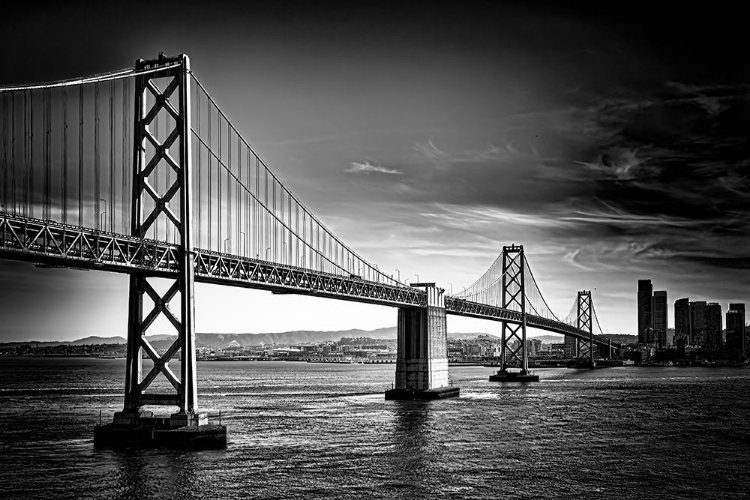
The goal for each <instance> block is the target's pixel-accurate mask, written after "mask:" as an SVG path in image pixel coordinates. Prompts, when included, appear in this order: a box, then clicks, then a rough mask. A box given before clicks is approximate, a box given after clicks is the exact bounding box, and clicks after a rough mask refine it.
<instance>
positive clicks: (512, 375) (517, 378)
mask: <svg viewBox="0 0 750 500" xmlns="http://www.w3.org/2000/svg"><path fill="white" fill-rule="evenodd" d="M490 382H539V375H534V374H533V373H532V372H527V373H522V372H509V371H502V370H500V371H499V372H497V373H496V374H495V375H490Z"/></svg>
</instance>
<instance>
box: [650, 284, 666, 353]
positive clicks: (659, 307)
mask: <svg viewBox="0 0 750 500" xmlns="http://www.w3.org/2000/svg"><path fill="white" fill-rule="evenodd" d="M651 304H652V306H651V317H652V319H653V338H651V339H650V340H649V341H648V342H649V343H656V344H657V345H658V346H659V347H667V326H668V325H667V292H666V291H657V292H654V297H653V300H652V303H651Z"/></svg>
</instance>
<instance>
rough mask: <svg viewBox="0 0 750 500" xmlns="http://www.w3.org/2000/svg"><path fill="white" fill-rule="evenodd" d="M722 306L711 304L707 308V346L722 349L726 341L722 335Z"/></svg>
mask: <svg viewBox="0 0 750 500" xmlns="http://www.w3.org/2000/svg"><path fill="white" fill-rule="evenodd" d="M722 324H723V321H722V319H721V304H718V303H716V302H709V303H708V305H707V306H706V344H708V345H710V346H712V347H716V348H720V347H721V345H722V344H723V341H724V339H723V338H722V337H721V333H722Z"/></svg>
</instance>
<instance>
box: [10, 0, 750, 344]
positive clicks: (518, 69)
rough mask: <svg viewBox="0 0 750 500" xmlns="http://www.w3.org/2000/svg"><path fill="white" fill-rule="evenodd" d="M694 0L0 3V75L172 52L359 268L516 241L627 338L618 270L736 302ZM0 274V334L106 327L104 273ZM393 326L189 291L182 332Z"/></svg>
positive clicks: (719, 146) (732, 194)
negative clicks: (587, 6) (669, 2)
mask: <svg viewBox="0 0 750 500" xmlns="http://www.w3.org/2000/svg"><path fill="white" fill-rule="evenodd" d="M709 7H712V8H713V9H714V10H713V11H706V10H703V11H697V10H696V11H690V10H689V9H686V8H683V7H681V8H680V10H679V11H674V10H669V9H667V8H664V9H663V10H655V9H654V7H653V6H652V5H651V4H648V3H638V2H636V3H630V4H628V5H627V6H625V5H623V6H620V7H616V6H614V5H611V6H608V9H609V10H604V9H602V10H594V11H592V10H583V9H576V8H574V7H571V6H570V5H569V6H568V7H566V8H565V9H563V8H561V7H550V6H544V5H543V4H536V6H534V7H531V6H528V5H524V3H522V2H509V3H508V2H499V1H498V2H408V5H402V6H395V5H392V4H390V3H387V2H385V3H368V2H361V3H360V2H357V3H326V2H323V3H317V2H316V3H315V5H313V4H312V3H310V4H308V5H298V2H273V5H266V4H256V3H252V2H247V3H245V2H242V3H240V2H236V3H233V2H211V3H210V4H208V3H203V4H191V3H187V4H185V3H182V4H181V5H180V6H179V7H177V5H176V4H170V3H169V2H160V3H159V5H154V4H143V5H140V4H139V3H137V2H127V3H122V4H118V3H116V2H91V3H76V2H72V3H66V4H65V5H62V3H61V4H60V5H57V6H52V7H37V8H36V9H35V10H23V9H22V8H19V9H18V10H16V11H11V12H9V13H8V14H7V16H6V15H5V13H4V17H5V20H4V22H3V25H4V28H3V31H2V32H0V85H6V84H12V83H25V82H40V81H51V80H59V79H65V78H72V77H76V76H82V75H89V74H96V73H101V72H105V71H109V70H114V69H120V68H125V67H130V66H132V65H133V62H134V60H135V59H138V58H144V59H148V58H154V57H156V56H157V54H158V53H159V52H164V53H165V54H167V55H174V54H179V53H185V54H188V55H189V56H190V59H191V67H192V69H193V72H194V73H195V75H196V76H197V77H198V79H199V80H200V81H201V82H202V83H203V85H205V86H206V88H207V89H208V90H209V92H210V93H211V95H212V96H213V97H214V99H215V100H216V101H217V102H218V104H219V106H220V107H221V108H222V109H224V110H225V111H226V112H227V114H228V115H229V118H230V119H231V121H232V122H233V123H234V124H235V125H236V126H237V128H238V129H239V130H240V131H241V132H242V134H243V136H244V137H245V139H246V140H247V141H248V142H249V143H250V144H251V145H252V146H253V147H254V149H255V150H256V151H258V153H259V154H260V155H261V156H262V157H263V158H264V159H265V160H266V162H267V163H268V164H269V166H270V167H271V169H272V170H273V171H274V172H275V173H276V174H277V175H278V176H279V177H280V179H281V180H282V181H283V182H284V183H285V184H286V185H287V186H288V187H289V188H290V189H291V190H292V192H293V193H295V194H296V195H297V197H298V198H299V199H301V200H302V202H303V203H304V204H305V205H306V206H307V207H309V208H310V209H311V210H312V212H313V213H314V214H316V216H317V217H318V218H320V219H321V220H322V221H323V222H324V223H325V224H326V225H327V226H328V227H329V228H330V229H331V230H333V232H334V233H335V234H336V235H337V236H339V237H340V238H341V239H342V240H343V241H344V242H345V243H346V244H347V245H348V246H350V247H351V248H352V249H354V250H355V251H357V252H358V253H359V254H360V255H362V256H363V257H364V258H366V259H367V260H369V261H370V262H372V263H374V264H377V265H378V266H379V268H380V269H381V270H384V271H385V272H387V273H393V274H396V273H398V275H399V276H400V277H401V279H402V280H404V279H407V278H408V279H410V280H411V281H412V282H413V281H416V280H417V279H419V280H420V281H435V282H437V283H438V284H439V285H440V286H442V287H444V288H446V290H447V291H448V293H450V292H451V291H454V292H458V291H460V290H461V289H462V288H463V287H465V286H468V285H470V284H471V283H472V282H473V281H474V280H475V279H477V278H478V277H479V276H481V275H482V273H484V271H485V270H486V269H487V268H488V267H489V266H490V265H491V264H492V262H493V261H494V260H495V258H496V257H497V255H498V254H499V253H500V252H501V251H502V247H503V245H508V244H511V243H515V244H523V245H524V249H525V253H526V256H527V258H528V261H529V262H530V265H531V268H532V271H533V273H534V276H535V277H536V279H537V282H538V283H539V287H540V289H541V290H542V293H543V294H544V296H545V298H546V299H547V302H548V303H549V305H550V306H551V308H552V309H553V310H554V311H556V312H558V313H559V314H560V315H565V314H566V313H567V312H568V311H569V309H570V306H571V305H572V303H573V301H574V300H575V297H576V292H577V291H578V290H592V292H593V297H594V305H595V309H596V313H597V316H598V318H599V320H600V323H601V325H602V328H603V330H604V331H605V332H609V333H628V334H635V333H636V324H637V316H636V289H637V280H638V279H651V280H652V283H653V285H654V289H655V290H666V291H667V292H668V300H669V303H670V304H671V303H672V302H673V301H674V300H676V299H678V298H681V297H690V299H691V300H708V301H715V302H719V303H720V304H722V307H723V309H724V310H726V308H727V304H728V303H729V302H750V285H749V284H750V237H749V236H748V234H750V214H748V211H749V209H748V207H750V203H749V202H750V200H749V198H750V165H749V162H750V160H748V157H749V153H750V141H748V137H747V131H748V130H750V127H749V125H750V66H748V65H747V64H746V61H747V54H746V51H745V50H743V48H744V47H745V46H746V40H745V39H744V38H745V37H744V36H743V33H745V32H746V26H747V21H748V19H747V18H743V15H742V14H741V13H740V12H739V11H736V12H735V11H731V10H726V9H723V8H721V4H713V3H712V4H711V6H704V8H709ZM0 284H1V289H0V317H2V318H3V319H2V321H0V341H16V340H71V339H76V338H81V337H85V336H88V335H102V336H114V335H122V336H124V335H125V334H126V320H127V278H126V276H125V275H118V274H107V273H102V272H95V271H89V272H83V271H73V270H65V269H38V268H35V267H34V266H33V265H29V264H22V263H17V262H11V261H0ZM669 309H670V311H669V326H673V311H672V308H671V307H670V308H669ZM395 323H396V311H395V310H394V309H392V308H387V307H382V306H373V305H365V304H357V303H350V302H343V301H335V300H325V299H315V298H310V297H301V296H288V295H283V296H276V295H272V294H270V293H269V292H261V291H252V290H242V289H233V288H226V287H218V286H214V285H202V284H198V285H196V326H197V330H198V331H199V332H240V333H242V332H245V333H259V332H280V331H288V330H344V329H349V328H363V329H374V328H380V327H386V326H393V325H395ZM448 328H449V332H450V331H460V332H485V333H495V334H498V333H499V332H500V325H499V324H497V323H493V322H486V321H480V320H469V319H464V318H456V317H449V320H448ZM154 333H158V332H154Z"/></svg>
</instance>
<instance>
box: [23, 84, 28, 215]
mask: <svg viewBox="0 0 750 500" xmlns="http://www.w3.org/2000/svg"><path fill="white" fill-rule="evenodd" d="M23 167H24V169H23V215H24V216H25V217H28V216H29V99H28V91H24V92H23Z"/></svg>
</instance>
